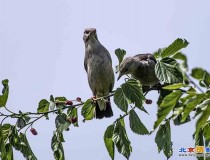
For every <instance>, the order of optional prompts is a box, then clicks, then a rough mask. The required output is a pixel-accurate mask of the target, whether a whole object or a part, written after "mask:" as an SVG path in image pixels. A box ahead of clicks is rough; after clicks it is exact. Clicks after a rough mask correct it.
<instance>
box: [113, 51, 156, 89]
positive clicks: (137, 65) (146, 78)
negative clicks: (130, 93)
mask: <svg viewBox="0 0 210 160" xmlns="http://www.w3.org/2000/svg"><path fill="white" fill-rule="evenodd" d="M156 63H157V61H156V59H155V57H154V56H153V54H151V53H145V54H137V55H135V56H133V57H126V58H125V59H124V60H123V61H122V62H121V63H120V67H119V76H118V79H117V80H119V79H120V78H121V77H122V76H123V75H127V74H131V77H132V78H135V79H137V80H139V81H140V83H141V85H142V86H148V87H152V86H154V85H156V84H158V83H159V79H158V78H157V76H156V74H155V65H156Z"/></svg>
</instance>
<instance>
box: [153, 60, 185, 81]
mask: <svg viewBox="0 0 210 160" xmlns="http://www.w3.org/2000/svg"><path fill="white" fill-rule="evenodd" d="M155 73H156V75H157V77H158V78H159V80H160V81H162V82H164V83H169V84H174V83H182V82H183V76H182V73H181V72H180V71H179V70H178V69H177V68H176V67H175V66H173V65H170V64H168V63H165V62H164V61H162V60H161V61H159V62H157V64H156V65H155Z"/></svg>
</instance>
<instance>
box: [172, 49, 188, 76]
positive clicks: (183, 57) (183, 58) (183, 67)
mask: <svg viewBox="0 0 210 160" xmlns="http://www.w3.org/2000/svg"><path fill="white" fill-rule="evenodd" d="M173 58H175V59H176V60H179V61H182V62H181V63H179V68H180V69H181V70H182V71H183V72H186V71H188V64H187V56H186V55H184V54H183V53H182V52H177V53H176V54H175V55H173Z"/></svg>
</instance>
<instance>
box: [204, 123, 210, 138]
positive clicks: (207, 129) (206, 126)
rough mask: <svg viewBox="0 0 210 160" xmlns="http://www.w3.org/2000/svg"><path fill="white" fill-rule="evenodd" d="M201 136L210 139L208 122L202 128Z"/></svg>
mask: <svg viewBox="0 0 210 160" xmlns="http://www.w3.org/2000/svg"><path fill="white" fill-rule="evenodd" d="M203 135H204V137H205V139H210V121H208V122H207V123H206V124H205V126H204V127H203Z"/></svg>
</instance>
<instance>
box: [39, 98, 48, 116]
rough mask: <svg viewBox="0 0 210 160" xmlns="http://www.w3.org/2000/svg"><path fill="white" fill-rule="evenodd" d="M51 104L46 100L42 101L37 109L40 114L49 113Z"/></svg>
mask: <svg viewBox="0 0 210 160" xmlns="http://www.w3.org/2000/svg"><path fill="white" fill-rule="evenodd" d="M49 104H50V103H49V102H48V101H47V100H46V99H42V100H41V101H40V102H39V106H38V108H37V112H38V113H43V112H48V111H49Z"/></svg>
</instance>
